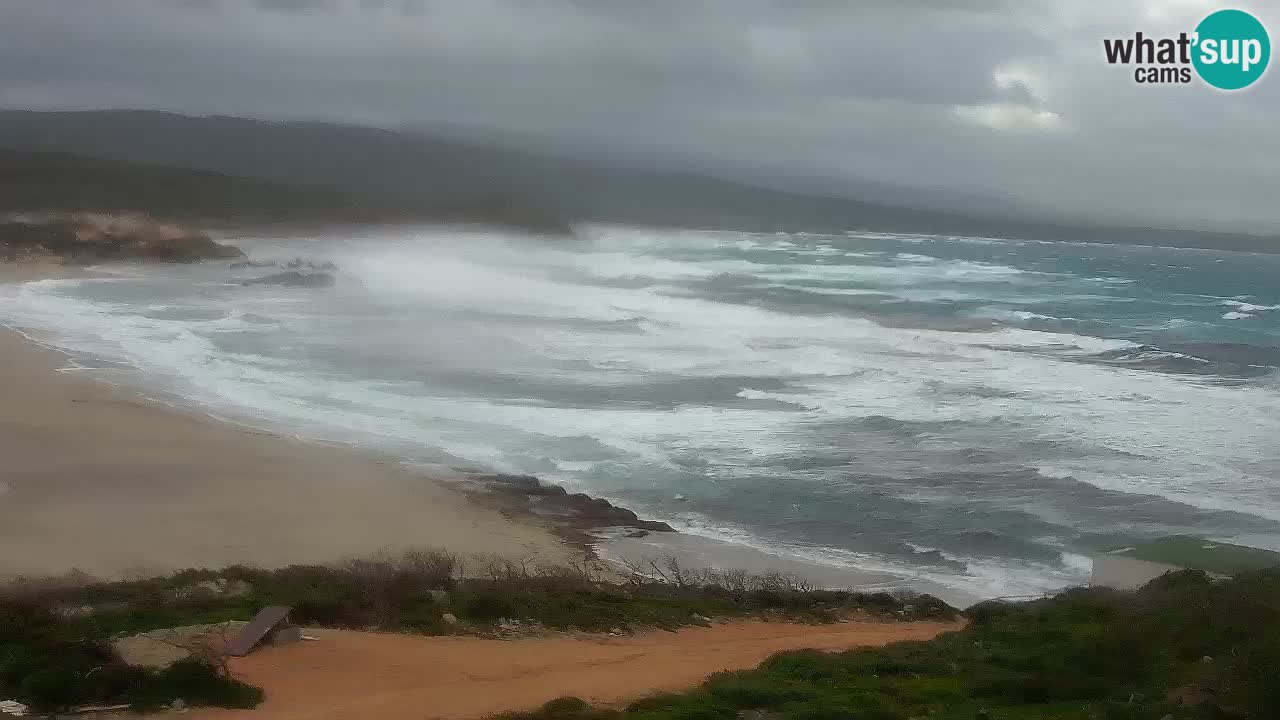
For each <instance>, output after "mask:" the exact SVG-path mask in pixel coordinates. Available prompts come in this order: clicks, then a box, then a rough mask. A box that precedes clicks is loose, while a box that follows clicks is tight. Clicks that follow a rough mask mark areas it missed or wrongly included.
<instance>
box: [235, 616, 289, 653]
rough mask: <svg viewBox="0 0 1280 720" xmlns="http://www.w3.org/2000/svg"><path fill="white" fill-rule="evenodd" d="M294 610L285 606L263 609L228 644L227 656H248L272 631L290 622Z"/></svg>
mask: <svg viewBox="0 0 1280 720" xmlns="http://www.w3.org/2000/svg"><path fill="white" fill-rule="evenodd" d="M292 609H293V608H290V607H288V606H285V605H271V606H269V607H264V608H262V610H261V611H259V612H258V614H257V615H256V616H255V617H254V618H253V621H252V622H250V623H249V624H248V625H246V626H245V627H244V629H243V630H241V631H240V634H239V635H236V636H235V637H234V638H233V639H232V640H231V642H229V643H227V654H228V655H231V656H234V657H244V656H245V655H248V654H249V653H250V652H252V651H253V649H254V648H255V647H257V646H258V645H259V644H260V643H261V642H262V641H263V640H264V639H266V637H267V635H269V634H271V631H272V630H274V629H275V628H276V627H277V626H279V625H281V624H283V623H284V622H286V621H287V620H288V618H289V611H290V610H292Z"/></svg>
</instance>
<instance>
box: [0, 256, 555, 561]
mask: <svg viewBox="0 0 1280 720" xmlns="http://www.w3.org/2000/svg"><path fill="white" fill-rule="evenodd" d="M50 272H51V270H50V268H48V267H39V266H32V267H25V268H24V267H14V266H3V265H0V282H12V281H22V280H28V279H36V278H38V277H42V276H48V274H49V273H50ZM66 365H67V361H66V358H65V357H64V356H63V355H62V354H60V353H57V352H55V351H52V350H48V349H45V348H43V347H41V346H39V345H37V344H35V343H33V342H31V341H29V340H27V339H26V338H24V337H23V336H22V335H20V334H19V333H17V332H15V331H13V330H10V329H7V328H0V578H12V577H14V576H17V575H28V576H44V575H54V574H61V573H65V572H68V571H70V570H72V569H78V570H81V571H84V572H87V573H89V574H91V575H95V576H99V577H106V578H112V577H120V576H129V575H140V574H153V573H156V572H163V571H168V570H173V569H178V568H185V567H222V566H225V565H230V564H235V563H243V564H250V565H256V566H261V567H274V566H280V565H286V564H291V563H324V562H334V561H339V560H342V559H344V558H349V557H354V556H367V555H370V554H374V553H377V552H380V551H383V550H389V551H395V550H402V549H407V548H421V547H427V548H446V549H449V550H452V551H455V552H458V553H462V554H476V553H495V554H498V555H502V556H505V557H509V558H513V559H533V560H536V561H540V562H545V563H560V562H566V561H569V560H572V559H574V558H576V557H577V556H578V555H579V554H580V553H579V551H577V550H574V549H572V548H570V547H569V546H568V545H566V544H565V543H563V542H561V541H560V540H559V539H558V538H557V537H556V536H554V535H553V534H552V532H551V529H550V527H549V525H548V524H544V523H541V522H539V521H537V520H536V519H533V518H519V517H509V516H508V515H506V514H504V513H502V512H500V510H499V509H496V508H491V507H484V506H482V505H480V504H478V503H475V502H472V501H470V500H468V499H467V497H466V496H465V495H464V494H463V493H462V492H461V491H460V490H458V489H457V488H455V487H452V486H450V485H449V484H448V483H447V482H439V481H435V480H432V479H431V478H427V477H424V476H422V475H421V474H419V473H415V472H412V471H410V470H408V469H406V468H404V467H403V466H401V465H400V464H399V463H397V462H395V461H393V460H389V459H384V458H380V457H376V456H371V455H365V454H362V453H359V452H356V451H354V450H351V449H349V448H341V447H329V446H324V445H316V444H310V443H304V442H301V441H298V440H295V439H292V438H287V437H281V436H277V435H273V434H270V433H266V432H262V431H257V430H251V429H247V428H243V427H240V426H236V425H231V424H227V423H221V422H218V421H216V420H213V419H211V418H208V417H205V416H202V415H199V414H197V413H195V412H186V411H182V410H176V409H171V408H168V407H165V406H162V405H159V404H156V403H152V402H149V401H147V400H145V399H143V398H142V397H141V396H139V395H138V394H137V393H136V392H134V391H132V390H129V389H125V388H121V387H112V386H110V385H108V384H105V383H102V382H100V381H96V380H93V379H91V378H89V377H86V376H85V375H84V374H83V373H77V372H64V371H60V368H65V367H66Z"/></svg>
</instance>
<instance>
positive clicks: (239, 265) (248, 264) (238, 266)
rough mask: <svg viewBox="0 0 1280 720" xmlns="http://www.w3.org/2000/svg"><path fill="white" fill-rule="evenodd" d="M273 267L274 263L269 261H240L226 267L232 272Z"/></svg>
mask: <svg viewBox="0 0 1280 720" xmlns="http://www.w3.org/2000/svg"><path fill="white" fill-rule="evenodd" d="M275 266H276V264H275V262H273V261H271V260H241V261H240V262H233V263H231V265H229V266H228V267H230V268H231V269H232V270H243V269H244V268H265V267H275Z"/></svg>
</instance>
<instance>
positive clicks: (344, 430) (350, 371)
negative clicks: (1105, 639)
mask: <svg viewBox="0 0 1280 720" xmlns="http://www.w3.org/2000/svg"><path fill="white" fill-rule="evenodd" d="M583 235H584V236H583V238H581V239H579V240H574V241H560V242H552V241H543V240H535V239H531V238H523V237H518V236H509V235H503V234H499V233H476V232H469V233H464V232H459V231H449V230H442V229H430V228H426V229H424V228H407V229H402V230H396V231H387V230H379V231H371V232H362V233H354V234H353V233H347V234H337V233H332V234H328V235H324V236H313V237H297V238H233V240H234V241H235V242H238V243H240V244H242V245H243V246H244V247H246V248H247V249H248V250H249V252H250V254H251V255H252V256H253V257H255V258H260V259H270V258H279V259H285V258H291V257H298V256H301V257H305V258H308V259H311V260H314V261H317V262H318V261H323V260H331V261H333V262H334V263H335V264H336V265H337V267H338V271H337V273H336V275H337V283H336V286H335V287H333V288H323V289H306V288H280V287H270V286H265V287H264V286H251V287H245V286H242V285H241V284H240V282H241V281H242V280H244V279H247V278H250V277H253V276H256V275H262V274H264V273H266V272H269V271H267V270H262V269H238V270H232V269H229V268H227V267H226V266H223V265H216V266H197V267H173V268H155V269H148V270H146V271H145V272H142V271H136V272H135V271H128V272H124V273H117V274H114V275H112V276H109V277H106V278H99V279H90V280H70V281H41V282H38V283H32V284H27V285H25V286H21V287H12V288H7V289H5V290H4V294H3V295H0V297H3V298H4V299H5V300H6V302H5V303H4V306H3V309H0V318H2V319H3V320H4V321H5V322H8V323H12V324H18V325H20V326H23V327H26V328H30V329H34V330H37V331H39V332H42V333H45V334H47V335H48V336H49V337H50V338H51V341H52V342H54V343H55V344H58V345H60V346H62V347H65V348H67V349H70V350H73V351H76V352H77V353H78V356H79V357H81V358H82V359H83V360H84V361H85V362H86V363H88V362H89V361H90V360H92V361H93V363H95V364H96V365H97V366H101V367H103V368H106V369H105V370H104V372H108V373H116V374H119V373H120V370H119V369H118V368H120V367H122V366H121V365H120V364H119V363H123V367H126V368H129V370H128V372H127V373H126V374H129V375H130V376H131V377H133V378H134V379H137V377H138V376H139V374H140V375H142V376H145V377H146V378H147V382H148V383H149V386H150V387H152V388H156V387H164V388H166V389H167V390H168V391H169V392H170V393H172V396H173V397H175V398H180V399H181V401H183V402H188V403H193V404H197V405H200V406H204V407H209V408H212V409H215V410H216V411H218V412H220V413H222V414H226V415H231V416H235V417H238V418H242V419H250V420H252V421H254V422H260V423H262V424H268V425H272V426H276V427H282V428H287V429H288V430H290V431H292V432H296V433H299V434H301V435H304V436H309V437H317V438H324V439H332V440H342V441H346V442H354V443H359V444H364V445H369V446H372V447H377V448H379V449H383V450H387V451H390V452H393V453H396V454H398V455H400V456H401V457H403V458H405V460H406V461H410V462H420V463H428V464H444V465H447V466H450V467H456V468H462V469H475V470H500V471H506V472H521V473H532V474H536V475H538V476H540V477H542V478H544V479H546V480H549V481H552V482H557V483H561V484H563V485H566V486H568V487H570V488H572V489H574V490H584V491H587V492H591V493H593V494H598V495H603V496H605V497H608V498H610V499H612V500H615V501H617V502H620V503H621V504H624V505H627V506H630V507H632V508H634V509H636V510H637V511H639V512H641V513H642V514H647V515H650V516H653V517H657V518H661V519H665V520H668V521H669V522H671V523H672V524H673V525H675V526H676V527H678V528H680V529H682V530H684V531H686V532H692V533H698V534H703V535H707V536H709V537H715V538H720V539H723V540H728V541H731V542H735V543H743V544H748V545H751V546H753V547H757V548H762V549H765V550H767V551H769V552H772V553H775V554H779V555H783V556H786V555H791V556H795V557H802V558H806V559H809V560H815V561H818V562H822V563H828V564H831V565H842V566H853V567H863V568H870V569H877V570H887V571H891V572H895V573H899V574H902V575H905V576H910V577H920V578H927V579H930V580H933V581H936V582H941V583H944V584H947V585H949V586H953V587H956V588H963V589H965V590H966V591H968V592H973V593H977V594H984V595H1003V594H1022V593H1028V592H1035V591H1038V590H1042V589H1047V588H1053V587H1060V586H1062V585H1066V584H1069V583H1072V582H1077V581H1079V580H1080V579H1081V578H1082V576H1083V574H1084V573H1086V572H1087V567H1088V563H1087V559H1086V557H1085V556H1087V554H1088V553H1089V552H1091V551H1093V550H1096V549H1098V548H1104V547H1110V546H1113V545H1116V544H1123V543H1125V542H1128V541H1131V540H1133V539H1134V538H1138V537H1148V536H1153V535H1162V534H1167V533H1174V532H1178V533H1195V534H1201V535H1206V536H1210V537H1214V538H1223V539H1236V540H1239V541H1244V542H1249V543H1253V544H1257V545H1261V546H1265V547H1271V548H1276V549H1280V442H1277V438H1280V380H1278V379H1277V378H1278V375H1277V371H1278V369H1280V256H1272V255H1250V254H1238V253H1218V252H1212V251H1198V250H1178V249H1164V248H1147V247H1112V246H1101V245H1069V244H1050V243H1036V242H1023V241H1017V240H999V239H982V238H948V237H940V236H903V235H881V234H874V233H850V234H847V235H838V236H830V235H788V234H776V235H775V234H768V235H761V234H744V233H732V232H697V231H669V230H649V229H635V228H614V227H597V228H591V229H589V230H587V231H586V232H584V234H583ZM103 361H112V362H110V363H104V362H103ZM112 368H115V369H112Z"/></svg>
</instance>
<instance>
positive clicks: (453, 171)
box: [0, 110, 1280, 252]
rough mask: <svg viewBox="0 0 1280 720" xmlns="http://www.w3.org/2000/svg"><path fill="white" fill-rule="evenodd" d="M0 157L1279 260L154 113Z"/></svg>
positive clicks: (19, 138)
mask: <svg viewBox="0 0 1280 720" xmlns="http://www.w3.org/2000/svg"><path fill="white" fill-rule="evenodd" d="M0 147H7V148H11V149H22V150H41V151H60V152H69V153H79V154H85V155H93V156H101V157H110V158H115V159H119V160H127V161H133V162H145V163H153V164H159V165H169V166H175V167H189V168H199V169H203V170H208V171H214V172H219V173H224V174H227V175H234V176H240V177H245V178H255V179H259V180H267V181H271V182H276V183H284V184H290V185H298V184H306V185H313V186H322V187H325V188H328V189H330V190H336V191H338V192H341V193H343V194H344V195H345V196H346V197H349V198H351V199H353V200H354V201H355V202H358V203H360V204H368V205H371V206H373V207H391V208H395V209H398V210H400V211H402V212H411V213H413V214H415V215H418V216H421V217H446V218H447V217H472V218H481V219H484V218H497V219H498V220H499V221H502V220H504V219H506V220H507V221H509V222H510V223H512V224H520V225H535V226H536V225H539V224H542V223H544V222H546V221H548V219H550V222H551V223H552V224H555V223H556V222H557V220H555V219H557V218H566V219H568V220H583V221H599V222H622V223H635V224H648V225H658V226H685V227H704V228H724V229H741V230H755V231H775V230H791V231H812V232H841V231H845V230H850V229H865V230H876V231H885V232H908V233H911V232H919V233H936V234H944V235H967V236H994V237H1013V238H1024V239H1034V240H1066V241H1075V242H1081V241H1085V242H1104V243H1130V244H1143V245H1168V246H1176V247H1201V248H1216V249H1226V250H1244V251H1257V252H1280V238H1276V237H1271V236H1266V237H1264V236H1255V235H1247V234H1240V233H1227V232H1204V231H1193V230H1178V229H1162V228H1147V227H1098V226H1089V225H1078V226H1077V225H1068V224H1063V223H1061V222H1040V221H1036V220H1030V219H1026V218H1025V217H1015V216H1012V215H1009V214H1004V215H1001V214H998V213H995V212H986V213H985V214H984V213H982V212H978V211H976V210H975V212H973V213H963V212H957V211H954V210H949V211H943V210H936V209H928V208H912V207H901V206H898V205H891V204H886V203H883V202H864V201H861V200H858V199H854V198H848V197H837V196H824V195H819V194H812V193H804V192H790V191H785V190H779V189H772V188H765V187H758V186H755V185H752V184H748V183H742V182H737V181H734V180H730V179H723V178H717V177H710V176H706V175H698V174H693V173H682V172H660V171H654V170H647V169H646V170H642V169H637V168H634V167H621V166H618V165H607V164H603V163H598V162H589V161H585V160H581V159H577V158H568V157H561V156H556V155H552V154H539V153H535V152H528V151H525V150H519V149H514V148H510V147H504V146H499V145H493V144H482V143H477V142H473V141H465V140H457V139H452V138H441V137H434V136H431V135H427V134H424V133H420V132H415V131H391V130H383V129H376V128H369V127H357V126H350V125H337V124H330V123H319V122H267V121H261V120H251V119H245V118H233V117H189V116H183V115H176V114H172V113H163V112H152V111H128V110H112V111H90V112H26V111H9V112H0Z"/></svg>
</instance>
